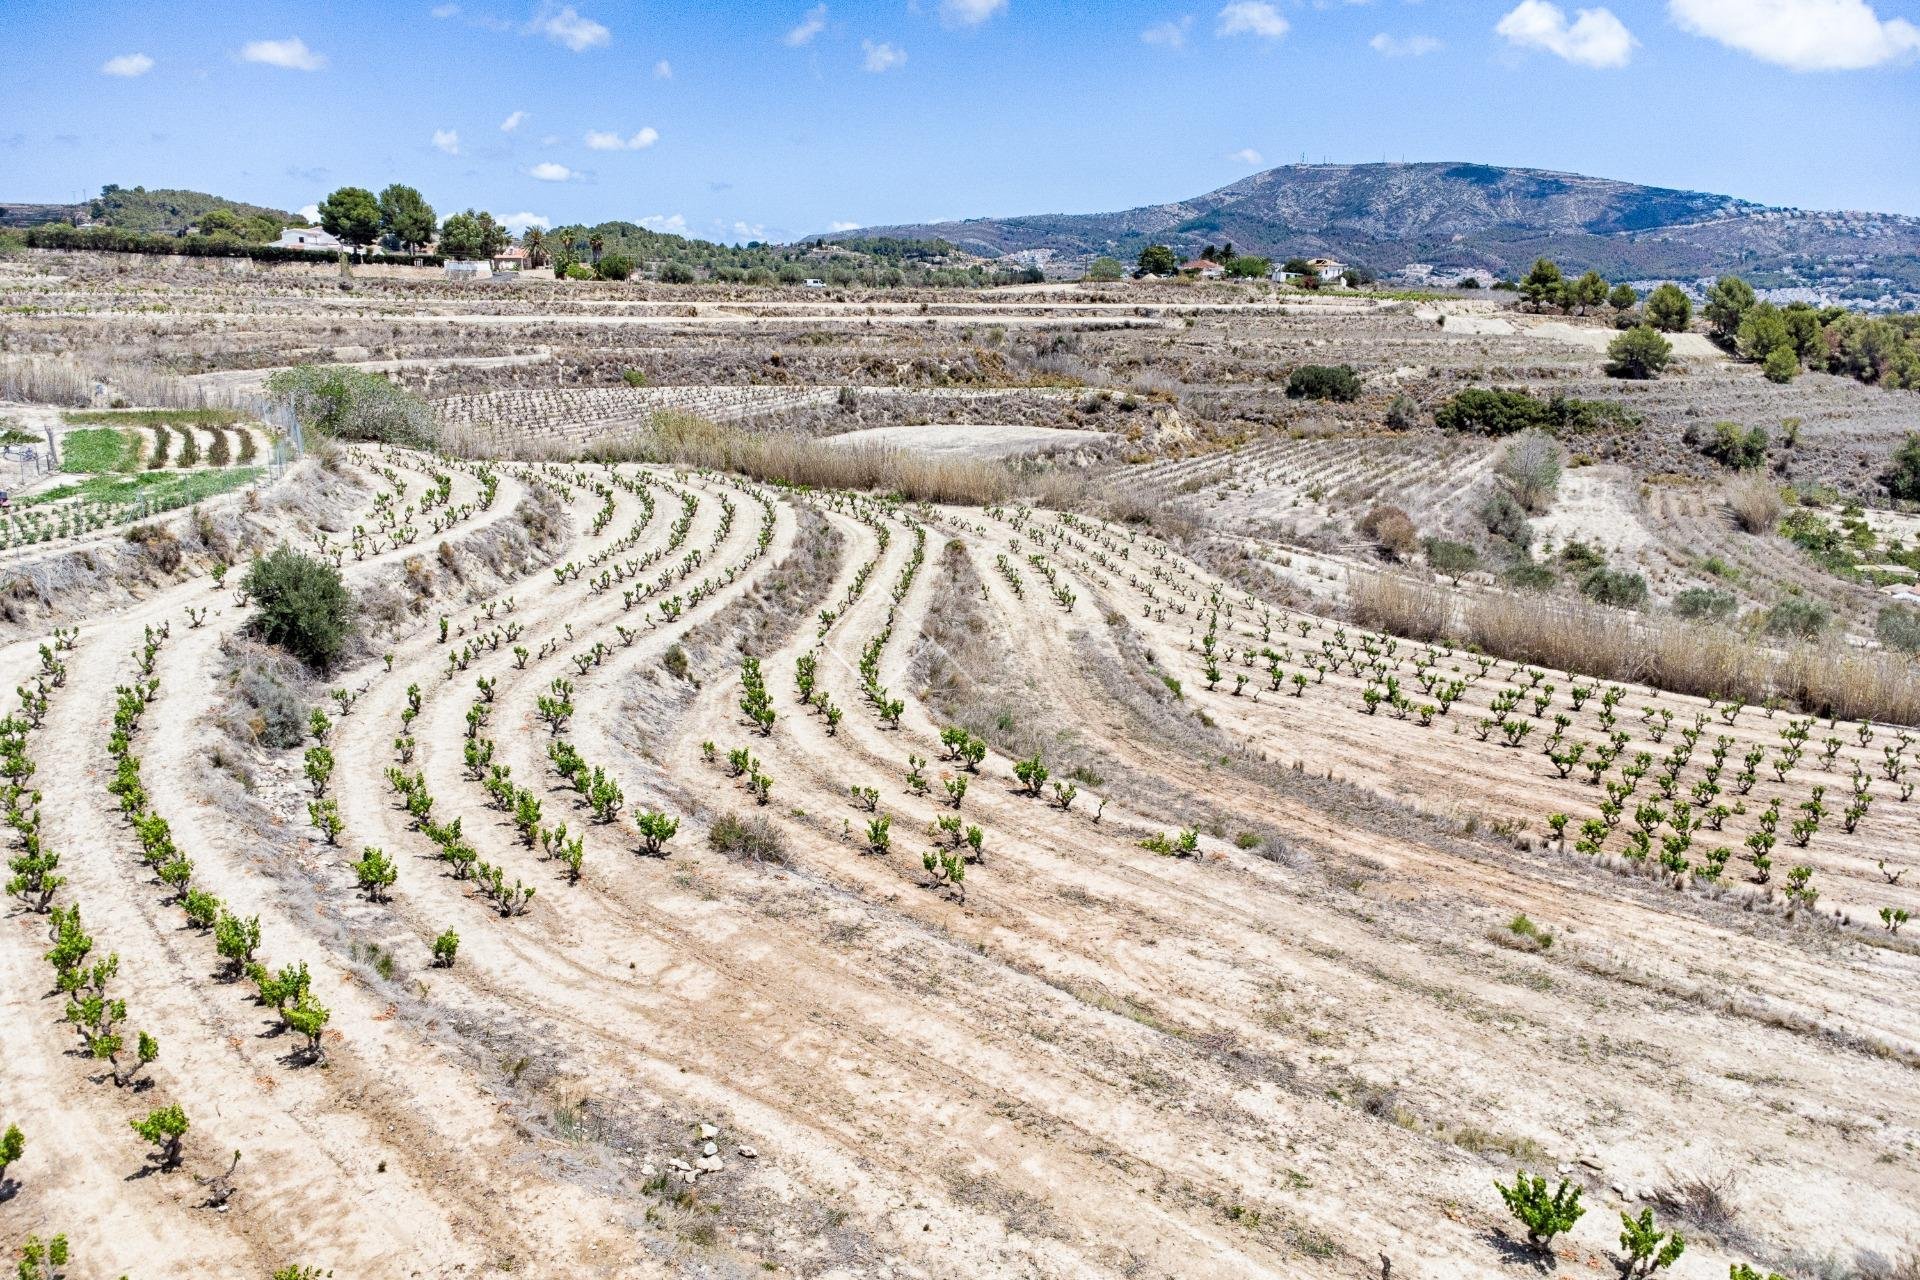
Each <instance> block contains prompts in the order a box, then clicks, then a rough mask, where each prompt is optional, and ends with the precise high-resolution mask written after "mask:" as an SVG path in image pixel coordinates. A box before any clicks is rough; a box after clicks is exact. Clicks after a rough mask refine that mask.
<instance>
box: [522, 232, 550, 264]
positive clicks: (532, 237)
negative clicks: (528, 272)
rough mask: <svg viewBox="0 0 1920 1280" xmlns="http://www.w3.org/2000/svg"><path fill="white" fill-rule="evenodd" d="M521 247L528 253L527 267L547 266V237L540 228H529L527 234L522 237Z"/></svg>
mask: <svg viewBox="0 0 1920 1280" xmlns="http://www.w3.org/2000/svg"><path fill="white" fill-rule="evenodd" d="M520 245H521V247H522V248H524V249H525V250H526V251H527V267H528V268H529V269H532V268H535V267H544V266H546V265H547V237H546V236H545V235H544V234H543V233H542V232H541V230H540V228H538V227H528V228H527V231H526V234H525V235H523V236H521V237H520Z"/></svg>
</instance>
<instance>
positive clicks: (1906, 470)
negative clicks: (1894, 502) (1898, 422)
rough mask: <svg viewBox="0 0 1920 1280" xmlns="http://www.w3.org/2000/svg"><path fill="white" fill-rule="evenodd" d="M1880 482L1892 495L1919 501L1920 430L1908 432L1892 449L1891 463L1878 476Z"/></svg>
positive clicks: (1909, 500) (1906, 499)
mask: <svg viewBox="0 0 1920 1280" xmlns="http://www.w3.org/2000/svg"><path fill="white" fill-rule="evenodd" d="M1880 482H1881V483H1882V484H1884V485H1886V486H1887V492H1888V493H1890V494H1892V495H1893V496H1894V497H1896V498H1900V499H1903V500H1905V501H1908V502H1920V431H1915V432H1909V433H1908V434H1907V438H1906V439H1905V440H1904V441H1902V442H1901V445H1900V447H1899V448H1898V449H1895V450H1894V451H1893V463H1892V465H1891V466H1889V467H1888V468H1887V473H1886V474H1885V475H1883V476H1881V477H1880Z"/></svg>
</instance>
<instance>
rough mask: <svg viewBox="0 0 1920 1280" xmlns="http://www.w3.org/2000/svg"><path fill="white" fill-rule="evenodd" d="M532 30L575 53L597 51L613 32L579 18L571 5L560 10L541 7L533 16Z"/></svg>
mask: <svg viewBox="0 0 1920 1280" xmlns="http://www.w3.org/2000/svg"><path fill="white" fill-rule="evenodd" d="M533 29H534V30H535V31H537V32H539V33H540V34H541V35H543V36H545V37H546V38H547V39H549V40H551V41H553V42H554V43H555V44H563V45H565V46H567V48H569V49H571V50H573V51H574V52H575V53H585V52H586V51H587V50H589V49H597V48H599V47H600V46H601V45H603V44H605V43H607V42H608V41H609V40H611V39H613V32H611V31H609V30H607V29H606V28H605V27H604V26H602V25H600V24H599V23H597V22H595V21H594V20H593V19H592V18H587V17H583V16H581V14H580V11H579V10H578V9H575V8H574V7H573V6H572V5H567V6H565V7H564V8H560V9H554V8H552V7H550V6H542V8H541V10H540V12H539V13H537V14H535V15H534V19H533Z"/></svg>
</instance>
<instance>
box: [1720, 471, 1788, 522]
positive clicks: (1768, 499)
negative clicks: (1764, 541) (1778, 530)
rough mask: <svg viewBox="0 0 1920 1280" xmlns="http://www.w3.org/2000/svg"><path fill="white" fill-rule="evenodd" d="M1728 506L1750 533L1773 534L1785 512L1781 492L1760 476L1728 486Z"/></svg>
mask: <svg viewBox="0 0 1920 1280" xmlns="http://www.w3.org/2000/svg"><path fill="white" fill-rule="evenodd" d="M1726 492H1727V505H1728V506H1729V507H1732V508H1733V518H1734V519H1735V520H1738V521H1739V522H1740V527H1741V528H1742V529H1745V530H1746V531H1747V532H1748V533H1772V532H1773V529H1774V526H1775V525H1777V524H1779V523H1780V514H1781V512H1782V510H1784V507H1783V504H1782V503H1781V501H1780V490H1779V489H1777V488H1775V487H1774V486H1773V485H1772V484H1770V483H1769V482H1767V481H1766V480H1764V479H1762V478H1761V477H1759V476H1746V477H1743V478H1741V479H1739V480H1735V481H1733V482H1732V483H1730V484H1728V485H1727V490H1726Z"/></svg>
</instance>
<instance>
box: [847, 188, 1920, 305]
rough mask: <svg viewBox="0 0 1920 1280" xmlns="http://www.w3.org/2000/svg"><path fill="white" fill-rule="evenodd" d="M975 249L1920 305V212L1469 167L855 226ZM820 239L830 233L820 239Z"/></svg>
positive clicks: (1080, 257)
mask: <svg viewBox="0 0 1920 1280" xmlns="http://www.w3.org/2000/svg"><path fill="white" fill-rule="evenodd" d="M850 234H853V235H858V236H873V235H883V236H900V237H906V238H912V239H934V238H937V239H944V240H948V241H951V242H952V243H954V244H956V245H959V246H960V247H961V248H963V249H965V250H967V251H969V252H972V253H978V254H982V255H987V256H1000V255H1006V254H1013V253H1033V252H1038V251H1046V252H1049V253H1051V254H1052V255H1053V256H1055V257H1056V258H1058V259H1060V260H1062V261H1081V262H1084V261H1087V260H1090V259H1092V258H1093V257H1096V256H1099V255H1103V254H1106V255H1112V256H1115V257H1120V258H1125V259H1131V258H1132V257H1134V256H1135V255H1136V254H1138V253H1139V251H1140V250H1141V249H1142V248H1144V247H1146V246H1147V245H1148V244H1152V243H1156V242H1157V243H1165V244H1169V245H1172V246H1173V247H1174V248H1175V249H1177V250H1179V251H1181V252H1183V253H1186V254H1189V255H1190V254H1192V253H1196V252H1198V251H1199V250H1200V249H1201V248H1202V247H1203V246H1204V245H1206V244H1210V243H1216V242H1221V241H1231V242H1232V243H1234V244H1236V245H1238V246H1240V247H1241V249H1242V250H1244V251H1246V252H1249V253H1256V254H1261V255H1265V256H1270V257H1275V258H1285V257H1289V256H1301V257H1312V256H1316V255H1325V256H1329V257H1334V258H1338V259H1340V260H1342V261H1345V262H1352V263H1357V264H1360V265H1362V266H1365V267H1368V268H1370V269H1372V270H1373V271H1375V272H1377V273H1379V274H1381V275H1386V274H1389V273H1391V272H1394V271H1398V270H1400V269H1402V268H1404V267H1406V266H1408V265H1410V264H1414V263H1428V264H1436V265H1444V266H1448V267H1452V268H1456V269H1471V270H1481V271H1486V272H1490V273H1492V274H1493V275H1495V276H1500V277H1512V276H1516V275H1518V274H1519V273H1520V272H1523V271H1525V270H1526V268H1527V265H1528V264H1529V263H1531V262H1532V261H1534V260H1535V259H1536V258H1540V257H1551V258H1555V259H1557V260H1559V261H1560V262H1562V263H1564V264H1566V265H1567V266H1569V267H1571V268H1574V269H1576V270H1578V271H1587V270H1594V271H1598V272H1600V273H1602V274H1604V275H1607V276H1610V277H1612V278H1614V279H1629V280H1643V279H1660V278H1675V279H1682V280H1691V279H1697V278H1703V277H1711V276H1715V275H1718V274H1720V273H1722V272H1725V271H1730V270H1736V269H1737V270H1739V271H1741V273H1742V274H1744V275H1746V276H1747V277H1748V278H1750V279H1753V280H1755V282H1756V283H1758V284H1761V285H1762V286H1764V287H1773V288H1791V287H1806V288H1811V289H1819V290H1823V291H1827V292H1830V293H1833V294H1836V295H1840V296H1846V297H1849V298H1863V299H1877V298H1879V297H1881V296H1882V295H1883V294H1890V295H1894V296H1897V297H1908V298H1910V299H1911V300H1912V301H1916V302H1920V218H1912V217H1905V216H1901V215H1896V214H1878V213H1817V212H1808V211H1805V210H1799V209H1777V208H1769V207H1767V206H1764V205H1759V204H1755V203H1752V202H1750V201H1744V200H1737V199H1734V198H1732V197H1728V196H1720V195H1712V194H1708V193H1704V192H1697V191H1681V190H1673V189H1667V188H1660V187H1647V186H1640V185H1637V184H1634V183H1628V182H1616V181H1612V180H1609V179H1603V178H1591V177H1585V176H1582V175H1579V174H1570V173H1555V172H1549V171H1545V170H1538V169H1517V168H1505V167H1500V166H1495V165H1482V164H1362V165H1287V166H1283V167H1280V168H1276V169H1269V170H1267V171H1265V172H1263V173H1257V174H1254V175H1252V176H1251V177H1248V178H1244V179H1242V180H1241V181H1239V182H1236V183H1233V184H1232V185H1230V186H1226V187H1222V188H1220V189H1219V190H1217V191H1211V192H1208V193H1207V194H1205V195H1201V196H1196V197H1193V198H1192V199H1188V200H1182V201H1176V202H1173V203H1169V204H1157V205H1147V206H1143V207H1140V208H1136V209H1130V210H1126V211H1123V212H1119V213H1090V214H1044V215H1038V216H1024V217H1004V218H975V219H969V220H967V221H964V222H940V223H925V224H910V225H904V226H894V227H877V228H865V229H862V230H861V231H859V232H856V233H850ZM826 238H827V239H829V240H832V239H836V238H838V237H836V236H828V237H826Z"/></svg>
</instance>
